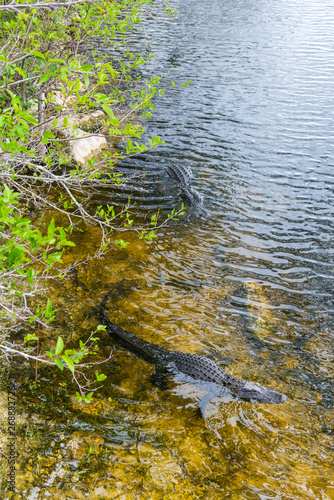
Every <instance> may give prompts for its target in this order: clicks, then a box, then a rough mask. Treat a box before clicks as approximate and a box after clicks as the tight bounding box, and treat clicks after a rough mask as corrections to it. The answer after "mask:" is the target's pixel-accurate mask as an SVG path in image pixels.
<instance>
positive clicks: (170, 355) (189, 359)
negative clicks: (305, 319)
mask: <svg viewBox="0 0 334 500" xmlns="http://www.w3.org/2000/svg"><path fill="white" fill-rule="evenodd" d="M121 283H122V282H121ZM113 292H114V289H111V290H110V291H109V292H108V293H107V295H106V296H105V297H104V299H103V301H102V303H101V306H100V320H101V323H102V324H103V325H104V326H105V327H106V331H107V333H108V334H109V335H110V336H111V337H112V338H113V339H114V340H115V341H116V342H117V343H118V344H120V345H121V346H122V347H125V349H127V350H128V351H130V352H131V353H133V354H135V355H136V356H138V357H139V358H141V359H143V360H144V361H147V362H148V363H151V364H153V365H155V366H156V367H157V369H160V368H164V369H165V370H167V371H171V372H172V373H175V372H181V373H183V374H186V375H188V376H190V377H191V378H192V379H196V380H203V381H206V382H212V383H215V384H218V385H219V386H223V387H225V388H227V389H228V390H229V392H231V393H232V394H234V395H237V396H239V398H241V399H246V400H248V401H251V402H258V403H284V402H285V401H286V400H287V397H286V396H285V395H284V394H281V393H279V392H276V391H273V390H271V389H267V388H266V387H262V386H261V385H260V384H258V383H256V382H248V381H245V380H241V379H237V378H235V377H233V376H232V375H228V374H227V373H225V372H224V371H223V370H222V369H221V368H220V367H219V366H218V365H217V364H216V363H215V362H214V361H212V360H211V359H209V358H205V357H204V356H199V355H197V354H187V353H183V352H179V351H169V350H168V349H165V348H163V347H160V346H158V345H156V344H151V343H150V342H147V341H146V340H143V339H141V338H139V337H137V336H136V335H133V334H132V333H129V332H127V331H126V330H123V328H121V327H119V326H118V325H116V324H115V323H112V322H111V321H110V319H109V318H108V316H107V314H106V311H105V307H106V303H107V301H108V299H109V298H110V296H111V295H112V293H113Z"/></svg>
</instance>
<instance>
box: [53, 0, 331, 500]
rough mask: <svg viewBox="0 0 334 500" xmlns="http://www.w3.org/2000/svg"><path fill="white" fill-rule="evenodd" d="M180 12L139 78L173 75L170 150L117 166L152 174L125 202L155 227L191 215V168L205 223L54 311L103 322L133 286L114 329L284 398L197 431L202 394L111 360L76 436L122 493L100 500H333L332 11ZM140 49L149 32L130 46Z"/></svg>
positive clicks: (162, 115)
mask: <svg viewBox="0 0 334 500" xmlns="http://www.w3.org/2000/svg"><path fill="white" fill-rule="evenodd" d="M173 4H174V5H175V6H176V7H177V8H178V10H179V12H178V16H177V19H176V20H175V21H171V20H168V19H167V18H164V17H162V18H161V17H160V18H158V21H157V19H152V20H151V21H148V23H146V24H145V26H146V31H147V34H148V36H149V38H150V42H151V51H152V52H153V53H155V54H156V57H155V59H154V60H153V61H152V62H150V63H149V64H148V65H147V66H146V67H145V68H144V70H143V72H144V76H145V74H146V75H147V76H150V75H153V74H155V73H162V72H164V71H168V70H169V68H170V67H171V66H173V70H172V71H171V74H170V75H169V76H168V77H167V78H166V83H167V85H166V87H165V97H161V98H158V99H157V102H156V104H157V113H156V117H155V118H153V119H152V120H151V121H150V123H149V124H148V127H147V136H148V137H150V136H151V135H160V136H161V137H162V139H164V140H165V141H166V144H165V145H164V146H162V147H161V148H159V149H158V150H156V151H155V152H154V153H152V154H150V155H143V156H142V157H140V158H138V159H135V160H133V159H131V162H125V163H124V164H123V165H122V166H121V168H122V170H123V171H125V172H126V173H128V174H131V173H145V174H146V176H145V178H144V179H143V180H142V181H138V184H139V186H140V187H145V189H146V191H143V192H136V193H133V190H132V189H131V187H130V186H129V188H128V193H131V195H132V197H133V199H134V200H135V201H136V202H137V204H138V210H139V212H140V213H141V214H142V215H145V214H146V213H148V212H150V211H152V210H155V209H157V208H159V209H160V210H161V211H162V213H165V212H166V211H167V210H169V209H171V208H173V207H174V206H180V197H179V187H178V186H177V185H176V184H175V183H174V182H173V181H172V180H171V179H169V178H168V177H167V175H166V174H165V172H164V167H165V166H166V165H167V164H168V163H182V164H185V165H187V166H189V167H190V168H191V169H192V170H193V173H194V186H195V187H196V189H197V190H198V191H199V192H201V193H202V195H203V197H204V200H205V205H206V207H207V208H208V209H209V210H210V211H211V216H210V217H209V218H208V219H201V218H200V217H197V216H196V213H191V211H188V212H187V214H188V215H187V217H183V218H181V219H180V221H179V222H177V223H175V224H173V225H172V226H170V227H169V228H168V229H165V230H163V231H162V232H161V233H160V238H159V239H158V240H156V241H155V243H154V244H151V245H148V246H147V245H145V244H144V243H143V242H138V241H137V242H136V241H135V239H134V242H133V244H132V245H131V246H130V247H128V249H127V250H126V251H124V252H121V253H120V254H116V253H115V255H110V256H109V257H107V258H106V259H104V260H102V261H101V262H99V263H96V264H92V265H91V267H89V268H88V270H87V267H83V268H82V269H81V270H80V271H79V274H78V282H79V283H84V284H85V287H86V291H85V287H81V288H80V289H79V288H78V289H77V291H76V292H75V293H74V295H73V290H71V292H70V293H69V296H70V297H72V299H71V300H72V302H69V300H68V298H67V299H66V298H65V299H64V298H62V299H60V298H59V300H65V301H66V305H67V307H69V308H71V307H72V306H73V305H74V304H75V303H80V304H81V305H82V304H83V305H84V306H85V307H86V308H88V309H89V308H90V307H91V308H93V307H94V304H97V303H98V302H99V301H100V299H101V298H102V297H103V294H104V292H105V291H106V290H107V289H108V286H109V284H110V282H116V281H119V280H121V278H122V277H125V278H127V279H128V280H129V284H128V285H127V288H126V293H125V294H124V296H120V297H119V301H118V302H117V303H113V304H112V308H111V309H110V310H109V314H110V317H111V319H113V320H114V321H115V322H116V323H119V324H120V325H121V326H123V328H126V329H128V330H129V331H131V332H132V333H136V334H138V335H140V336H142V337H143V338H145V339H146V340H149V341H151V342H155V343H157V344H160V345H163V346H164V347H167V348H170V349H176V350H182V351H185V352H194V353H198V354H204V355H206V356H209V357H211V358H212V359H214V360H215V361H216V362H217V363H218V364H220V366H222V367H223V368H224V369H226V371H228V372H229V373H232V374H233V375H235V376H237V377H240V378H244V379H247V380H253V381H257V382H259V383H261V384H262V385H265V386H268V387H271V388H273V389H276V390H279V391H280V392H283V393H284V394H286V395H287V396H288V398H289V400H288V402H287V403H285V404H284V405H272V406H269V405H260V404H251V403H247V402H243V401H238V400H236V399H233V398H232V399H231V400H228V399H227V400H225V399H216V400H214V401H212V402H211V403H210V404H209V405H208V407H207V409H206V414H205V418H201V417H199V416H198V415H197V412H196V408H197V403H198V401H199V399H200V398H201V397H202V395H203V394H202V393H201V391H200V390H199V389H196V388H195V387H194V386H191V385H189V384H186V383H182V382H179V381H175V380H174V381H170V382H169V384H170V385H169V390H167V391H162V390H160V389H158V388H157V387H155V386H154V385H153V384H152V383H151V380H150V375H151V374H152V373H153V372H154V368H153V367H151V366H150V365H148V364H146V363H145V362H143V361H141V360H139V359H137V358H136V357H134V356H132V355H131V354H129V353H128V352H126V351H124V350H122V349H121V348H118V347H117V346H116V347H115V352H114V358H113V360H112V363H111V365H110V367H109V368H108V370H104V371H105V373H108V379H107V382H108V384H107V385H106V387H105V389H104V390H103V391H102V392H101V394H100V396H99V398H100V400H101V401H100V400H99V399H98V403H99V402H100V403H101V404H102V409H101V408H100V407H99V411H98V415H99V416H98V421H96V422H95V421H94V419H93V420H92V419H90V420H89V423H86V420H85V418H86V417H85V413H84V412H83V413H82V414H81V415H80V416H77V417H76V418H77V420H76V427H75V428H81V429H85V431H86V432H88V433H97V434H99V435H100V436H102V437H103V439H104V444H105V450H106V451H105V453H106V454H107V458H108V460H107V464H106V465H105V469H107V471H108V473H109V475H110V476H111V479H110V478H109V479H108V481H107V480H106V479H103V477H100V481H102V483H103V488H104V495H105V496H103V495H102V496H100V497H99V496H97V497H96V498H129V499H130V498H131V499H132V498H149V499H153V498H154V499H155V498H159V499H160V498H175V499H180V498H189V499H190V498H210V499H211V498H212V499H214V498H217V499H221V498H231V499H244V498H245V499H261V500H263V499H269V498H270V499H272V498H273V499H296V498H302V499H317V500H318V499H333V498H334V469H333V458H334V442H333V436H334V414H333V411H334V387H333V382H334V380H333V379H334V369H333V356H334V347H333V346H334V331H333V312H334V305H333V278H334V260H333V229H334V227H333V215H334V207H333V202H334V170H333V159H334V143H333V118H334V98H333V82H334V57H333V56H334V4H333V3H332V2H330V1H326V0H321V1H320V0H319V1H317V0H303V1H302V0H280V1H278V0H259V1H257V2H251V1H247V0H233V1H232V0H224V1H223V0H219V1H218V0H207V1H206V2H196V1H194V0H183V1H182V2H175V3H173ZM146 42H147V39H146V36H145V34H144V32H143V31H141V29H138V32H137V33H136V34H135V36H134V37H133V41H132V42H131V43H133V46H134V47H136V46H138V49H140V48H143V47H145V44H146ZM171 79H172V80H174V81H175V82H176V87H175V88H174V87H172V86H171V85H170V84H168V81H170V80H171ZM190 79H191V80H192V83H191V85H190V86H188V87H183V86H182V82H187V81H188V80H190ZM126 194H127V193H126ZM108 196H110V193H108V192H106V191H101V193H100V195H98V197H97V198H98V199H97V200H96V201H97V202H99V203H104V202H105V201H107V199H108ZM94 238H95V235H94V232H91V233H89V234H88V233H87V234H86V235H83V236H82V245H83V246H85V248H88V247H89V245H91V246H92V247H93V246H94ZM77 243H78V247H77V251H80V242H79V241H78V242H77ZM116 255H118V256H117V261H116V260H115V256H116ZM80 286H81V285H80ZM87 289H89V290H92V289H94V290H95V292H96V294H97V295H96V296H92V295H91V293H90V292H89V290H88V291H87ZM62 292H63V291H62ZM82 309H84V307H83V308H81V309H80V314H81V315H85V313H84V312H83V310H82ZM77 314H79V313H77ZM80 314H79V315H78V316H77V321H78V323H79V322H80V321H82V319H81V320H80V317H79V316H80ZM93 319H94V318H93ZM94 321H95V320H94ZM95 322H96V321H95ZM96 404H97V403H96ZM50 449H51V451H52V447H51V448H50ZM51 451H50V453H51ZM81 477H82V484H86V488H88V490H86V491H89V488H91V491H93V486H89V484H92V483H91V476H87V475H86V476H85V475H84V474H83V475H82V476H81ZM94 477H95V476H94ZM102 483H101V484H102ZM59 484H60V483H59ZM94 484H95V483H94ZM99 484H100V483H99ZM78 491H79V490H78ZM90 495H91V496H90V497H91V498H94V497H93V496H92V493H91V494H90Z"/></svg>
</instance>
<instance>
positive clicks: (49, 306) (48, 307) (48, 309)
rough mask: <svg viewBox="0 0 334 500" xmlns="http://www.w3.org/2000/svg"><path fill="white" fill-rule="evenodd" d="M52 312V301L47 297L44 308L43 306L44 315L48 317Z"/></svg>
mask: <svg viewBox="0 0 334 500" xmlns="http://www.w3.org/2000/svg"><path fill="white" fill-rule="evenodd" d="M51 314H52V302H51V300H50V299H48V301H47V303H46V308H45V317H46V318H49V317H50V316H51Z"/></svg>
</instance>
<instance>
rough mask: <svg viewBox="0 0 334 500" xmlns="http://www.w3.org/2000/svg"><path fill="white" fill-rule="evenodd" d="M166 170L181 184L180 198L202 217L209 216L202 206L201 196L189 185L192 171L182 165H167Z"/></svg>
mask: <svg viewBox="0 0 334 500" xmlns="http://www.w3.org/2000/svg"><path fill="white" fill-rule="evenodd" d="M166 172H167V174H168V175H169V177H171V178H172V179H174V180H176V181H178V182H179V183H180V185H181V198H182V199H183V201H184V202H185V203H186V204H187V205H189V206H190V207H192V208H194V209H195V210H197V212H198V214H199V215H200V216H202V217H209V215H210V213H209V212H208V210H206V209H205V208H204V203H203V197H202V195H201V194H200V193H199V192H198V191H196V189H194V188H193V187H192V186H191V179H192V177H193V175H192V171H191V170H190V168H188V167H184V166H183V165H168V167H167V168H166Z"/></svg>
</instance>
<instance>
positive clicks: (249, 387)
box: [238, 382, 288, 404]
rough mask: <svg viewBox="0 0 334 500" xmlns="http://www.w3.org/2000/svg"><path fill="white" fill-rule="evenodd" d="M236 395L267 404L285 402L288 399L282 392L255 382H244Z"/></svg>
mask: <svg viewBox="0 0 334 500" xmlns="http://www.w3.org/2000/svg"><path fill="white" fill-rule="evenodd" d="M238 396H240V397H241V398H242V399H249V400H250V401H256V402H258V403H268V404H277V403H285V401H286V400H287V399H288V398H287V397H286V396H285V395H284V394H281V393H280V392H277V391H273V390H271V389H267V388H266V387H262V385H260V384H257V383H256V382H246V383H245V385H244V386H243V387H242V388H241V389H240V391H238Z"/></svg>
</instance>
